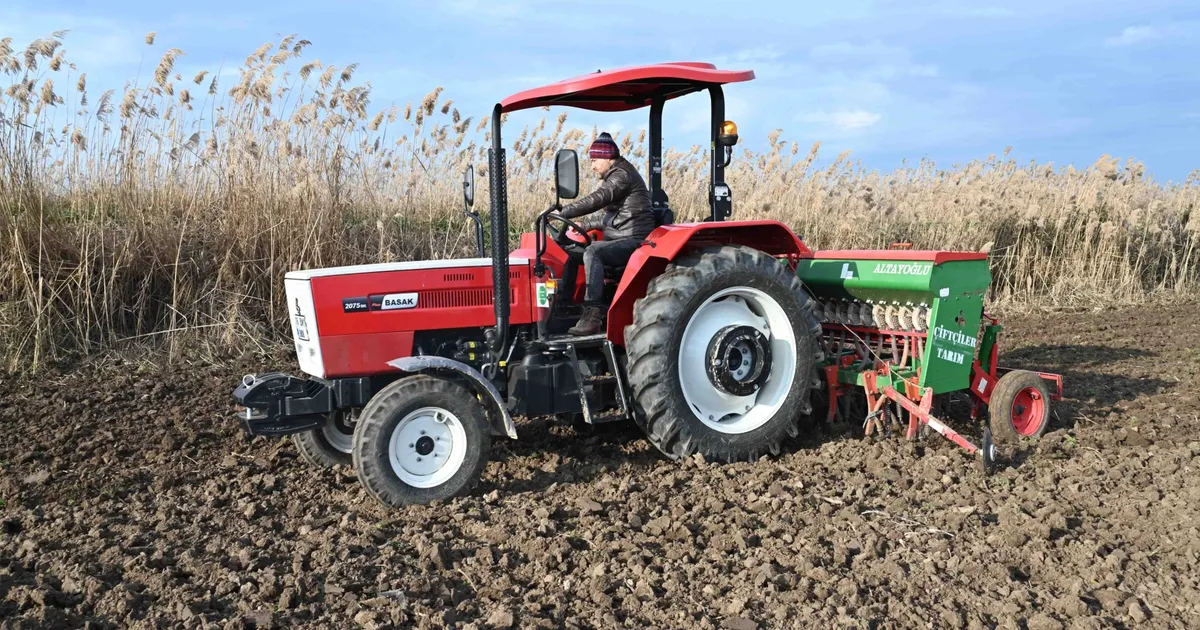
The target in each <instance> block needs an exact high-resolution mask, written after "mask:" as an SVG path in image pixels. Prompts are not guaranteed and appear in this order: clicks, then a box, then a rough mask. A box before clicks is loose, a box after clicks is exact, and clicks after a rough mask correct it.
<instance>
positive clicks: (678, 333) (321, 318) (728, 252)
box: [234, 63, 822, 506]
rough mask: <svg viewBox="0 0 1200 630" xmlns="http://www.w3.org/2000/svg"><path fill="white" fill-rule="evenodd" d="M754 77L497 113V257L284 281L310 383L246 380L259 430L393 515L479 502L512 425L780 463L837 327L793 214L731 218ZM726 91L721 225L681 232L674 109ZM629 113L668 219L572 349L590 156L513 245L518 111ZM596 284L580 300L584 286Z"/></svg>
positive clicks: (547, 94)
mask: <svg viewBox="0 0 1200 630" xmlns="http://www.w3.org/2000/svg"><path fill="white" fill-rule="evenodd" d="M752 78H754V73H753V72H751V71H727V70H719V69H717V68H715V67H714V66H713V65H711V64H705V63H671V64H660V65H651V66H644V67H633V68H625V69H620V70H612V71H607V72H599V71H598V72H596V73H594V74H588V75H585V76H581V77H577V78H574V79H568V80H566V81H562V82H559V83H554V84H551V85H547V86H545V87H541V88H537V89H533V90H529V91H525V92H521V93H519V94H516V95H513V96H511V97H509V98H507V99H505V100H503V101H501V102H500V103H498V104H497V105H496V106H495V107H494V109H493V112H492V117H491V121H492V134H491V140H492V146H491V149H490V151H489V154H488V164H489V168H488V176H489V184H490V185H489V190H490V195H491V200H490V201H491V213H490V222H491V226H490V227H491V242H492V244H493V251H492V252H491V256H490V258H488V257H485V252H484V248H483V231H482V225H481V222H480V218H479V215H478V214H477V213H472V212H471V211H470V210H469V208H470V207H472V205H473V203H474V175H473V171H472V170H471V169H469V168H468V170H467V173H466V175H465V178H464V183H463V186H464V200H465V202H466V205H467V207H468V211H467V212H468V214H469V215H470V216H472V217H473V218H474V220H475V222H476V228H477V229H476V237H477V248H478V250H479V257H478V258H470V259H465V260H430V261H413V262H402V263H386V264H373V265H359V266H351V267H340V268H330V269H314V270H306V271H293V272H290V273H288V274H287V276H286V279H285V285H286V293H287V300H288V307H289V311H290V315H291V326H292V333H293V335H294V339H295V346H296V354H297V358H298V359H299V365H300V369H301V370H302V371H303V372H305V373H307V375H308V376H307V377H306V378H299V377H294V376H289V375H285V374H279V373H268V374H257V375H247V376H245V377H244V378H243V382H242V383H241V384H240V386H239V387H237V389H236V391H235V392H234V398H235V400H236V401H237V403H238V404H239V405H241V406H244V407H245V408H246V409H245V412H244V414H239V417H240V419H241V423H242V426H243V427H244V429H245V430H246V431H247V432H249V433H250V434H252V435H266V436H284V435H292V436H293V439H294V441H295V443H296V445H297V447H298V448H299V450H300V452H301V453H302V454H303V456H304V457H305V458H306V459H307V460H308V461H310V462H312V463H315V464H319V465H335V464H350V465H353V467H354V469H355V471H356V473H357V475H358V478H359V479H360V481H361V482H362V484H363V486H364V487H365V488H366V489H367V492H368V493H369V494H370V495H371V496H372V497H374V498H375V499H377V500H379V501H380V502H382V503H383V504H386V505H388V506H400V505H404V504H410V503H427V502H429V501H433V500H439V499H446V498H449V497H451V496H455V495H459V494H462V493H465V492H467V491H469V490H470V489H471V488H472V487H473V486H474V485H475V483H476V482H477V481H478V479H479V476H480V473H481V471H482V470H483V468H484V466H485V464H486V462H487V460H488V453H489V448H490V442H491V439H492V438H493V437H494V436H507V437H508V438H512V439H515V438H516V437H517V429H516V426H515V424H514V422H513V420H512V418H513V417H514V416H555V417H558V418H570V419H573V420H578V421H582V422H583V423H586V424H592V425H595V424H600V423H605V422H612V421H622V420H632V421H633V422H635V423H637V425H638V426H639V427H641V428H642V429H643V430H644V432H645V434H646V436H647V437H648V438H649V440H650V441H651V442H652V443H653V444H654V445H655V446H656V447H657V448H658V449H659V450H661V451H662V453H663V454H665V455H666V456H667V457H669V458H672V459H679V458H683V457H688V456H691V455H693V454H695V453H700V454H701V455H702V456H704V457H705V458H708V459H711V460H715V461H738V460H751V459H755V458H757V457H759V456H761V455H763V454H766V453H777V452H778V451H779V449H780V446H781V443H782V442H783V441H784V440H785V439H786V438H787V437H789V436H795V435H797V433H798V431H799V426H800V422H801V420H802V419H803V418H805V417H806V416H809V415H810V413H811V411H812V403H811V401H810V397H811V395H812V393H813V392H814V391H815V390H816V389H817V388H819V387H820V380H819V375H818V373H817V372H818V370H817V367H816V365H817V363H819V362H820V361H821V360H822V349H821V345H820V341H819V340H820V335H821V324H820V322H819V321H818V319H817V317H816V316H815V314H814V312H813V307H812V304H813V302H812V300H811V298H810V297H809V295H808V294H807V293H806V292H805V290H804V289H803V287H802V286H801V282H800V280H799V279H798V278H797V275H796V272H795V267H796V262H797V261H798V260H799V259H803V258H808V257H811V256H812V252H811V251H810V250H809V249H808V248H807V247H806V246H805V245H804V244H803V243H802V242H801V241H800V239H799V238H797V236H796V235H795V234H793V233H792V231H791V230H789V229H788V227H787V226H786V225H784V224H782V223H779V222H776V221H726V219H727V218H728V217H729V216H730V214H731V213H732V196H731V194H730V190H729V187H728V185H727V184H726V183H725V177H724V172H725V168H726V166H728V164H729V162H730V159H731V157H732V148H733V146H734V145H735V144H736V143H737V134H736V127H735V126H734V125H733V124H732V123H730V122H728V121H725V101H724V96H723V92H722V86H723V85H725V84H727V83H734V82H740V81H747V80H750V79H752ZM701 90H707V91H708V93H709V95H710V97H711V108H712V117H711V126H710V128H711V136H712V153H713V156H712V157H713V159H712V160H711V169H712V180H711V183H710V185H709V203H710V206H711V216H710V217H708V218H707V219H706V220H705V221H702V222H699V223H687V224H675V223H673V221H672V217H673V213H672V212H671V209H670V205H669V203H668V198H667V193H666V191H664V190H663V188H662V168H663V165H662V112H663V106H664V104H665V103H666V102H667V101H669V100H671V99H673V98H676V97H679V96H683V95H686V94H691V93H694V92H698V91H701ZM547 105H549V106H570V107H579V108H583V109H589V110H596V111H606V112H616V111H627V110H632V109H637V108H642V107H649V109H650V121H649V137H650V143H649V164H648V166H647V168H648V175H649V179H648V184H647V186H648V188H649V191H650V195H651V200H652V204H653V209H654V212H655V216H656V223H657V224H658V227H657V228H656V229H655V230H654V232H653V233H651V234H650V236H649V237H648V238H647V239H646V240H645V241H644V242H643V243H642V244H641V245H640V247H639V248H638V249H637V250H636V251H635V252H634V254H633V256H632V257H631V258H630V259H629V262H628V263H627V265H626V266H625V267H623V268H617V269H608V270H606V272H607V277H608V283H607V294H606V298H610V301H609V308H608V316H607V329H606V331H605V332H603V333H601V334H597V335H592V336H583V337H580V336H570V335H568V334H566V330H567V328H569V327H570V325H571V324H572V323H573V322H574V320H575V318H576V317H578V313H577V312H576V311H573V310H572V308H573V305H574V304H577V303H578V300H577V299H576V300H567V299H564V297H576V298H577V297H578V295H576V296H562V295H559V294H558V293H557V292H556V288H557V287H556V284H557V283H556V280H557V279H558V278H560V277H561V274H562V271H563V266H564V263H565V262H566V261H567V252H566V250H565V249H564V248H570V247H576V245H574V244H572V243H571V241H570V240H569V239H564V238H562V237H563V236H564V231H565V230H566V228H567V227H572V228H575V229H576V230H577V231H578V232H579V233H583V234H584V236H583V238H584V239H585V240H588V241H590V239H593V238H596V237H595V236H593V235H589V234H587V233H586V232H585V231H584V230H582V229H579V226H577V225H575V224H574V223H572V222H571V221H570V220H568V219H565V218H563V217H562V216H560V215H558V214H557V213H556V210H558V209H560V208H561V205H560V201H561V199H572V198H575V197H576V196H577V194H578V187H579V175H578V160H577V157H576V154H575V152H574V151H572V150H561V151H559V152H558V153H557V155H556V168H555V178H556V180H557V181H556V189H557V194H556V199H557V200H556V202H555V203H554V204H552V205H551V206H550V207H549V208H548V209H547V210H546V211H544V212H542V213H541V214H539V215H538V216H537V218H536V220H535V224H534V231H533V232H531V233H525V234H522V235H521V240H520V247H518V248H517V249H516V250H515V251H513V252H512V253H506V252H505V251H504V246H505V243H506V242H507V235H508V201H507V194H506V183H505V177H506V175H505V149H504V148H503V145H502V143H501V134H500V126H501V124H500V121H501V114H503V113H505V112H512V111H517V110H521V109H527V108H531V107H540V106H547ZM579 284H580V286H579V288H578V289H577V291H581V290H582V283H579Z"/></svg>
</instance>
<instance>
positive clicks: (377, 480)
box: [354, 374, 491, 507]
mask: <svg viewBox="0 0 1200 630" xmlns="http://www.w3.org/2000/svg"><path fill="white" fill-rule="evenodd" d="M490 448H491V433H490V430H489V427H488V423H487V418H486V414H485V413H484V409H483V407H482V406H481V405H480V403H479V400H478V399H477V398H476V396H475V395H474V394H472V393H471V392H470V391H468V390H467V389H466V388H464V387H462V386H461V385H458V384H457V383H454V382H452V381H448V380H446V379H442V378H437V377H434V376H428V375H424V374H418V375H414V376H406V377H404V378H402V379H400V380H398V381H394V382H392V383H389V384H388V385H387V386H386V387H384V388H383V389H381V390H379V392H378V393H377V394H375V396H374V397H372V398H371V400H370V402H368V403H367V406H366V407H365V408H364V409H363V413H362V416H361V417H360V418H359V421H358V428H357V430H356V431H355V432H354V470H355V472H356V473H357V475H358V480H359V481H360V482H361V483H362V485H363V487H364V488H366V490H367V494H369V495H371V497H372V498H374V499H375V500H377V501H379V502H380V503H382V504H384V505H387V506H390V507H401V506H404V505H410V504H414V503H430V502H432V501H440V500H445V499H449V498H451V497H454V496H459V495H463V494H466V493H467V492H469V491H470V490H471V489H472V488H473V487H474V486H475V485H476V484H477V483H478V482H479V477H480V475H481V474H482V473H483V469H484V468H485V467H486V465H487V460H488V453H489V451H490Z"/></svg>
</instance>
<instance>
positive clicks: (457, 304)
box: [417, 289, 517, 310]
mask: <svg viewBox="0 0 1200 630" xmlns="http://www.w3.org/2000/svg"><path fill="white" fill-rule="evenodd" d="M509 291H510V296H509V300H510V301H512V300H515V299H516V294H517V292H516V291H513V290H511V289H510V290H509ZM492 295H493V294H492V290H491V289H441V290H434V291H422V292H421V297H420V299H418V300H417V310H421V309H430V308H463V307H467V306H491V305H492V302H493V300H492Z"/></svg>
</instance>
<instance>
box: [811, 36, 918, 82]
mask: <svg viewBox="0 0 1200 630" xmlns="http://www.w3.org/2000/svg"><path fill="white" fill-rule="evenodd" d="M809 56H810V57H811V58H812V59H813V61H815V62H816V63H817V64H818V65H820V66H821V67H825V68H841V69H844V70H845V71H846V72H848V73H850V74H854V75H856V76H860V77H870V78H875V79H894V78H897V77H905V76H910V77H934V76H937V75H938V67H937V66H936V65H933V64H928V63H917V62H916V61H914V60H913V56H912V53H911V52H909V51H908V49H906V48H902V47H899V46H889V45H886V44H883V43H881V42H878V41H875V42H870V43H866V44H855V43H851V42H836V43H833V44H822V45H819V46H815V47H814V48H813V49H812V50H811V51H809Z"/></svg>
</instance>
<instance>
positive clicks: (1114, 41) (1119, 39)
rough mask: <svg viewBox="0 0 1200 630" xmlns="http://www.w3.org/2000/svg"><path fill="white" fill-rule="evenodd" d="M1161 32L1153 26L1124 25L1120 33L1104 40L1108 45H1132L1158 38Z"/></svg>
mask: <svg viewBox="0 0 1200 630" xmlns="http://www.w3.org/2000/svg"><path fill="white" fill-rule="evenodd" d="M1161 36H1162V33H1161V32H1159V30H1158V29H1156V28H1154V27H1153V26H1126V27H1125V30H1123V31H1121V34H1120V35H1117V36H1116V37H1110V38H1108V39H1106V40H1104V44H1105V45H1106V46H1109V47H1114V48H1115V47H1120V46H1133V45H1136V44H1141V43H1143V42H1148V41H1151V40H1155V39H1158V38H1159V37H1161Z"/></svg>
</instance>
